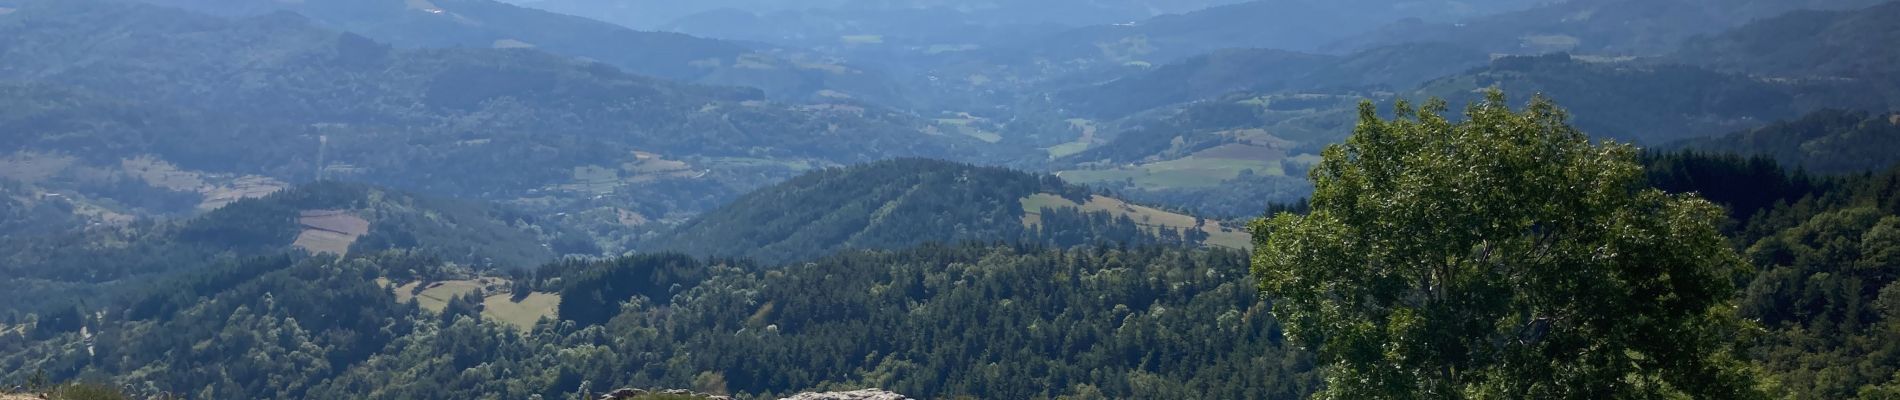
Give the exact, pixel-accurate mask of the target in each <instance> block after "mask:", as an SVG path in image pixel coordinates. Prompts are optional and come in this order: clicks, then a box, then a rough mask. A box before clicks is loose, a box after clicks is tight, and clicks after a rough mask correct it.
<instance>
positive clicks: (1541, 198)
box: [1253, 91, 1759, 399]
mask: <svg viewBox="0 0 1900 400" xmlns="http://www.w3.org/2000/svg"><path fill="white" fill-rule="evenodd" d="M1360 108H1361V109H1360V122H1359V125H1358V127H1357V128H1356V130H1355V131H1354V134H1353V137H1352V138H1351V139H1349V140H1347V141H1346V143H1344V144H1341V145H1335V146H1332V147H1331V148H1328V149H1326V151H1325V153H1324V161H1323V162H1321V163H1320V164H1319V165H1318V166H1316V167H1315V168H1314V170H1313V171H1312V173H1311V177H1312V179H1313V183H1314V184H1315V187H1316V192H1315V193H1314V195H1313V198H1312V212H1311V213H1310V214H1308V215H1305V216H1299V215H1292V214H1281V215H1278V216H1271V217H1269V218H1266V219H1262V220H1260V221H1258V222H1256V223H1255V226H1254V231H1255V232H1256V233H1255V235H1256V238H1255V242H1256V244H1257V249H1256V252H1257V253H1256V256H1255V257H1254V261H1253V262H1254V266H1253V269H1254V274H1255V275H1256V276H1257V277H1258V278H1259V279H1260V285H1261V287H1262V289H1263V290H1264V291H1265V292H1266V293H1267V294H1268V295H1269V296H1272V297H1275V298H1277V299H1278V300H1277V302H1276V303H1275V305H1274V312H1275V313H1276V315H1277V316H1278V317H1279V318H1280V319H1281V320H1282V321H1283V322H1284V323H1285V324H1286V331H1287V333H1288V335H1289V337H1290V338H1291V339H1292V340H1295V341H1296V343H1297V344H1300V345H1302V346H1306V347H1307V348H1309V349H1312V350H1316V351H1317V352H1318V353H1319V355H1320V356H1321V358H1322V361H1323V362H1324V363H1326V364H1327V366H1328V370H1327V379H1326V383H1327V387H1326V389H1325V391H1324V392H1323V393H1321V397H1322V398H1344V399H1363V398H1399V399H1464V398H1508V399H1534V398H1572V399H1574V398H1590V399H1620V398H1643V399H1648V398H1682V397H1692V398H1721V399H1734V398H1752V397H1759V392H1758V391H1757V390H1756V384H1755V383H1754V379H1753V377H1752V374H1751V373H1749V372H1748V367H1747V365H1746V363H1745V362H1743V361H1741V360H1740V358H1739V357H1738V356H1737V355H1736V352H1735V348H1734V343H1735V340H1734V338H1733V337H1734V336H1735V335H1736V334H1738V333H1740V332H1742V331H1743V330H1742V328H1743V325H1742V324H1741V323H1740V322H1739V321H1738V319H1737V318H1735V317H1734V307H1733V305H1732V304H1730V303H1729V301H1730V299H1732V298H1733V294H1734V293H1735V288H1734V284H1733V283H1732V282H1733V279H1734V278H1735V277H1736V274H1738V273H1740V272H1741V271H1742V268H1743V267H1744V265H1745V264H1744V262H1743V260H1742V258H1741V257H1739V256H1738V255H1737V254H1736V253H1735V251H1734V250H1733V249H1731V248H1730V247H1729V246H1728V245H1727V244H1725V242H1724V239H1723V237H1722V235H1721V234H1720V233H1719V232H1718V231H1717V228H1716V224H1717V223H1718V222H1719V221H1722V220H1723V213H1722V210H1721V209H1720V208H1719V207H1717V206H1715V205H1713V204H1711V203H1709V202H1706V201H1703V200H1701V199H1698V198H1694V197H1691V196H1672V195H1668V194H1664V193H1663V192H1661V191H1658V190H1654V189H1649V188H1647V187H1646V185H1645V183H1644V179H1643V175H1642V169H1641V166H1640V165H1638V163H1637V152H1636V150H1635V149H1633V148H1631V147H1630V146H1626V145H1620V144H1613V143H1606V144H1593V143H1592V142H1591V141H1590V139H1589V138H1588V137H1587V136H1586V135H1584V134H1583V133H1582V132H1579V131H1577V130H1576V129H1574V128H1572V127H1570V125H1568V123H1567V117H1566V115H1565V113H1564V112H1563V111H1562V110H1560V109H1559V108H1558V107H1557V106H1556V105H1554V104H1552V103H1551V102H1550V101H1548V100H1547V99H1543V98H1539V99H1536V100H1533V101H1532V102H1531V104H1530V106H1529V107H1528V108H1527V109H1526V110H1524V111H1522V112H1517V111H1513V110H1511V109H1510V107H1509V106H1508V105H1507V104H1505V101H1504V97H1503V95H1502V94H1501V93H1499V92H1497V91H1493V92H1492V93H1491V94H1490V96H1489V99H1488V100H1487V101H1484V102H1479V103H1476V104H1474V105H1472V106H1470V107H1469V108H1468V109H1467V110H1466V118H1465V120H1464V121H1462V122H1454V121H1452V120H1449V119H1447V118H1445V117H1444V116H1443V113H1444V112H1445V110H1446V106H1445V103H1444V102H1443V101H1441V100H1433V101H1431V102H1430V103H1427V104H1425V105H1423V106H1422V107H1417V108H1414V107H1412V106H1410V105H1407V104H1404V103H1400V104H1398V105H1397V106H1396V108H1397V110H1396V114H1397V115H1398V116H1397V117H1396V118H1395V119H1392V120H1385V119H1382V118H1380V117H1379V115H1378V114H1377V112H1376V110H1375V109H1374V107H1373V106H1372V105H1371V104H1365V105H1362V106H1361V107H1360Z"/></svg>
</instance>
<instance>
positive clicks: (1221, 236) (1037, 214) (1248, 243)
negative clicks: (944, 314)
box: [1021, 193, 1253, 249]
mask: <svg viewBox="0 0 1900 400" xmlns="http://www.w3.org/2000/svg"><path fill="white" fill-rule="evenodd" d="M1021 202H1022V205H1023V225H1024V226H1035V225H1038V224H1041V223H1042V209H1045V208H1049V209H1055V208H1079V209H1081V210H1082V211H1087V212H1096V211H1105V212H1108V213H1110V214H1114V215H1117V216H1127V217H1128V219H1132V220H1134V221H1135V223H1136V224H1140V225H1142V226H1145V227H1148V228H1152V229H1172V230H1174V231H1176V232H1181V231H1185V230H1188V229H1200V230H1201V231H1203V232H1207V244H1208V245H1211V246H1219V247H1225V248H1230V249H1247V248H1251V247H1252V246H1253V239H1252V237H1251V236H1250V235H1248V234H1247V231H1246V230H1244V229H1241V228H1237V227H1230V226H1226V225H1223V224H1221V223H1220V222H1219V221H1214V220H1206V221H1204V222H1205V223H1204V224H1203V225H1200V226H1198V227H1197V226H1196V225H1195V218H1194V217H1193V216H1190V215H1186V214H1181V213H1175V212H1170V211H1165V210H1161V209H1156V208H1153V207H1147V206H1141V205H1135V204H1130V203H1128V202H1125V201H1121V200H1120V199H1116V198H1112V197H1105V196H1094V197H1091V198H1089V202H1088V204H1076V202H1074V201H1071V200H1069V199H1065V198H1062V196H1057V195H1053V194H1048V193H1039V194H1035V195H1030V196H1029V197H1024V198H1023V199H1022V200H1021Z"/></svg>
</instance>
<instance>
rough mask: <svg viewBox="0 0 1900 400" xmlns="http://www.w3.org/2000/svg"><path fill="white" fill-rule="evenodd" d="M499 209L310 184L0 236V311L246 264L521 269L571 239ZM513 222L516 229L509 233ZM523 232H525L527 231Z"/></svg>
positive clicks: (528, 217) (106, 294)
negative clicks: (143, 216) (388, 256)
mask: <svg viewBox="0 0 1900 400" xmlns="http://www.w3.org/2000/svg"><path fill="white" fill-rule="evenodd" d="M539 223H540V221H539V220H538V219H537V218H536V217H533V216H531V215H527V214H524V213H520V212H516V211H511V210H508V209H504V208H499V207H494V206H489V205H483V204H472V203H464V202H457V201H445V200H436V199H429V198H421V197H415V196H411V195H407V194H403V193H400V192H393V191H389V190H386V189H380V188H375V187H370V186H364V185H356V184H343V183H334V182H325V183H317V184H311V185H305V186H300V187H297V188H292V189H287V190H284V191H280V192H277V193H274V194H271V195H268V196H265V197H263V198H259V199H247V200H241V201H237V202H235V203H232V204H230V205H229V206H226V207H223V208H220V209H217V210H215V211H211V212H209V213H206V214H204V215H201V216H198V217H194V218H190V219H185V220H179V221H156V222H154V221H150V220H145V221H136V222H134V221H119V222H117V223H115V224H92V225H90V226H87V227H83V228H74V229H68V230H63V231H43V232H38V233H37V234H33V235H15V236H11V237H6V238H4V240H0V248H4V249H5V250H6V251H4V252H3V253H4V254H5V256H4V260H5V262H4V263H3V266H0V276H5V278H4V281H0V285H5V286H7V287H9V288H11V290H8V291H6V293H4V294H3V295H0V296H4V298H0V300H5V302H4V303H5V304H7V305H8V309H13V310H32V309H35V308H37V307H38V306H40V305H45V304H51V303H57V302H63V301H72V300H76V299H85V298H93V299H100V298H110V297H112V296H111V295H109V293H113V292H114V291H115V290H117V288H124V287H133V288H136V287H140V286H141V285H145V284H149V283H150V281H151V280H153V279H159V278H164V277H167V276H171V275H173V274H177V273H180V272H185V271H191V270H195V269H201V268H206V267H209V266H213V265H217V264H219V263H228V262H232V261H236V260H241V259H244V258H250V257H258V256H269V255H281V254H299V253H312V254H316V253H330V254H336V255H342V254H361V253H374V252H377V251H382V250H387V249H421V250H422V251H423V252H426V253H429V254H438V255H440V256H442V257H443V258H445V259H448V260H453V261H458V262H462V263H467V264H471V265H478V266H498V267H517V268H518V267H527V266H532V265H536V264H539V263H542V262H545V261H547V260H549V259H551V258H553V257H554V255H555V254H554V253H553V252H551V251H550V250H548V249H547V248H545V247H543V246H542V243H546V242H548V241H549V240H551V239H554V238H558V237H560V236H563V235H569V233H567V232H564V231H562V230H560V229H558V228H557V227H553V226H549V227H546V228H542V227H539V226H538V225H537V224H539ZM517 225H519V226H517ZM529 227H532V228H529Z"/></svg>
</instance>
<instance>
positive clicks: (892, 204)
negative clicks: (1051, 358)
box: [646, 159, 1240, 263]
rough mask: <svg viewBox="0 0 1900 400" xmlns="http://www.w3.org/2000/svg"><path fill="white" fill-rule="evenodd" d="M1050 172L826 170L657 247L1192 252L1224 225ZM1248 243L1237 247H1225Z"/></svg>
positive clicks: (737, 253) (782, 257)
mask: <svg viewBox="0 0 1900 400" xmlns="http://www.w3.org/2000/svg"><path fill="white" fill-rule="evenodd" d="M1098 197H1100V196H1097V195H1096V193H1095V192H1094V191H1092V190H1090V189H1088V188H1085V187H1079V186H1073V185H1069V184H1067V183H1064V182H1062V180H1060V179H1057V178H1055V177H1052V176H1046V175H1036V174H1030V173H1024V172H1019V171H1013V170H1009V169H1003V168H993V167H976V166H971V165H964V164H956V163H950V162H943V161H935V160H921V159H901V160H894V161H885V162H877V163H871V164H865V165H859V166H852V167H847V168H840V169H827V170H824V171H817V172H812V173H809V174H805V175H803V176H800V177H797V178H793V179H791V180H789V181H786V182H785V183H782V184H779V185H777V186H773V187H769V188H765V189H762V190H759V191H757V192H753V193H751V194H748V195H746V196H744V197H741V198H739V200H738V201H735V202H733V203H732V204H730V205H727V206H725V207H723V208H721V209H719V210H715V211H712V212H709V213H706V214H705V215H702V216H700V217H699V218H696V219H694V220H692V221H689V222H687V223H685V224H683V225H681V226H680V227H679V228H677V229H676V230H674V231H672V232H669V233H666V234H663V235H661V236H660V237H659V238H656V239H653V240H651V241H649V242H648V243H647V248H646V249H649V250H671V251H681V252H685V253H688V254H696V255H717V256H728V257H749V258H754V259H758V260H762V261H766V262H771V263H779V262H788V261H796V260H803V259H808V258H813V257H818V256H822V255H826V254H831V253H835V252H837V251H839V250H845V249H900V248H904V247H909V246H915V245H918V244H922V243H927V242H936V243H957V242H966V241H972V242H1011V243H1013V242H1021V243H1034V244H1039V245H1049V246H1054V247H1056V248H1065V247H1069V246H1077V245H1085V244H1096V243H1120V244H1124V245H1144V244H1190V245H1198V244H1201V243H1203V242H1206V241H1207V240H1208V238H1209V236H1214V235H1218V236H1222V237H1223V238H1226V237H1232V236H1238V235H1239V232H1238V231H1237V230H1235V229H1232V228H1226V227H1222V226H1221V224H1220V223H1219V222H1211V221H1205V220H1200V219H1197V218H1194V217H1191V216H1184V215H1180V214H1175V213H1169V212H1165V211H1161V210H1155V209H1151V208H1146V207H1138V206H1133V205H1128V204H1125V203H1121V202H1119V201H1116V200H1113V199H1107V198H1099V199H1098ZM1216 243H1220V244H1223V245H1229V246H1240V244H1237V243H1235V241H1232V240H1228V241H1217V242H1216Z"/></svg>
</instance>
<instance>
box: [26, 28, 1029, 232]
mask: <svg viewBox="0 0 1900 400" xmlns="http://www.w3.org/2000/svg"><path fill="white" fill-rule="evenodd" d="M0 34H3V35H5V36H6V37H8V38H10V40H7V41H5V42H0V79H5V80H8V81H13V82H17V83H8V84H6V85H17V86H7V88H6V89H4V90H0V95H4V96H5V97H4V98H0V101H5V102H6V103H7V104H9V105H8V106H7V107H4V109H5V110H6V111H5V113H6V115H5V117H4V118H5V119H4V120H3V121H4V123H6V124H7V127H8V128H9V129H12V130H14V131H15V132H21V133H22V134H20V135H11V136H8V138H7V139H0V140H6V141H9V142H13V143H14V144H17V145H18V147H14V148H13V149H15V150H14V151H23V150H24V151H30V152H36V153H55V154H61V155H75V156H77V157H80V158H82V159H84V160H86V161H87V162H88V163H82V165H91V166H95V167H97V166H99V165H98V164H105V165H107V166H113V165H114V164H120V163H121V160H125V159H138V158H140V157H146V156H150V157H152V158H154V159H156V160H157V161H161V162H165V163H170V164H175V165H177V166H180V167H183V169H184V170H185V171H184V172H185V173H192V174H198V175H212V174H221V173H227V174H228V173H234V174H239V175H244V174H256V175H261V176H264V177H270V178H274V179H277V180H280V181H289V182H296V181H307V180H311V179H315V178H316V177H317V176H318V175H322V176H324V177H328V178H337V179H351V180H364V181H369V182H375V183H378V184H385V185H392V186H399V187H403V188H407V189H410V190H417V191H421V192H426V193H432V194H441V195H453V196H466V197H479V198H484V199H496V200H515V199H524V198H526V199H532V200H531V201H530V202H529V203H530V204H533V205H534V207H535V208H536V211H539V212H542V213H543V214H554V213H556V212H566V211H580V210H597V211H599V213H603V214H615V213H617V212H621V211H624V212H631V213H635V214H637V215H640V216H641V217H640V218H639V219H644V220H658V219H662V218H666V217H668V216H669V214H671V213H678V212H687V213H690V212H696V211H700V210H703V209H704V208H706V207H709V206H710V204H708V203H716V202H722V201H725V200H726V199H729V198H731V197H732V196H736V195H737V194H738V193H741V192H743V191H745V190H748V189H750V188H752V187H755V186H760V185H764V184H766V183H769V182H771V181H775V180H777V179H782V178H784V177H789V176H791V175H793V174H796V173H797V172H799V171H801V170H803V169H808V168H812V167H813V166H823V165H833V164H836V163H850V162H862V161H869V160H875V159H881V158H885V157H892V156H933V157H953V156H968V157H971V158H976V157H975V156H976V155H978V154H988V155H990V156H992V157H1009V155H1010V154H1013V153H1012V152H1011V151H1010V150H1009V149H1006V148H1002V147H999V146H994V145H991V144H989V143H986V142H983V141H981V140H978V139H976V138H971V137H967V136H962V135H932V134H929V133H926V132H924V131H923V130H922V128H923V127H924V126H923V124H921V123H920V122H918V121H916V120H915V119H913V118H912V117H910V116H907V115H904V114H900V113H896V112H893V111H889V110H883V109H879V108H876V107H873V106H868V105H860V104H853V103H849V102H843V103H826V104H781V103H770V102H764V101H761V100H762V98H761V96H760V95H759V93H758V91H757V90H753V89H745V88H731V87H709V86H697V85H689V84H680V83H674V82H669V81H663V80H658V79H654V78H648V77H643V76H638V75H632V74H627V73H624V72H621V71H619V70H617V69H615V68H612V67H611V66H607V65H604V64H599V63H591V62H581V61H574V60H570V59H566V58H562V57H557V56H553V55H549V54H546V53H542V52H539V51H535V50H524V49H418V50H409V49H398V48H391V47H389V46H387V45H384V44H380V43H377V42H374V41H371V40H367V39H365V38H363V37H361V36H358V35H354V34H338V33H335V32H330V31H325V30H322V29H319V28H315V27H312V26H311V25H310V24H309V23H308V22H307V21H306V20H305V19H304V18H303V17H300V16H297V15H292V14H285V13H273V14H267V15H263V16H259V17H251V18H246V19H238V20H225V19H220V18H216V17H209V16H201V15H195V14H190V13H187V12H183V11H177V10H172V9H166V8H160V7H155V6H148V5H141V4H137V3H119V2H112V1H94V0H81V1H61V2H44V3H30V4H24V5H22V6H21V8H19V9H18V11H15V12H12V13H9V14H6V15H0ZM179 54H193V55H194V56H192V57H179V56H178V55H179ZM984 149H987V150H991V151H979V150H984ZM636 189H637V190H638V191H639V194H638V195H634V194H633V193H631V191H633V190H636ZM544 193H558V194H561V195H560V196H554V197H546V196H545V195H544ZM609 195H611V196H613V197H614V198H615V199H616V200H619V202H618V204H616V205H617V207H608V204H607V203H605V202H587V201H582V200H584V199H587V198H592V197H595V196H601V197H603V199H604V197H605V196H609ZM628 229H637V228H628Z"/></svg>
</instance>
